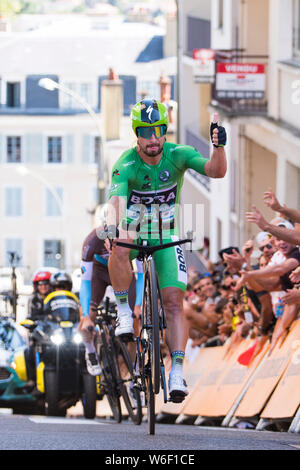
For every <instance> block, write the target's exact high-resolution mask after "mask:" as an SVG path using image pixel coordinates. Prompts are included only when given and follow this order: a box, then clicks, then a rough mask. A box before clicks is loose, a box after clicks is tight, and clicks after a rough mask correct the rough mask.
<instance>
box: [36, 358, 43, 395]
mask: <svg viewBox="0 0 300 470" xmlns="http://www.w3.org/2000/svg"><path fill="white" fill-rule="evenodd" d="M44 369H45V364H44V363H43V362H40V363H39V365H38V366H37V368H36V388H37V389H38V390H39V391H40V392H41V393H45V382H44Z"/></svg>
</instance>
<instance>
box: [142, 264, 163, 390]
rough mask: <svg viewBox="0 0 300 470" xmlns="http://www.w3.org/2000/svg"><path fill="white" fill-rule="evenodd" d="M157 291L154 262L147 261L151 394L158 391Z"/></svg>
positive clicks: (147, 315) (146, 292)
mask: <svg viewBox="0 0 300 470" xmlns="http://www.w3.org/2000/svg"><path fill="white" fill-rule="evenodd" d="M157 294H158V291H157V279H156V271H155V264H154V260H153V259H152V258H151V259H150V260H149V261H148V271H147V277H146V285H145V295H144V301H145V305H144V307H145V311H146V324H147V334H148V342H149V352H150V364H151V377H152V386H153V392H154V393H155V394H158V393H159V389H160V348H159V310H158V295H157Z"/></svg>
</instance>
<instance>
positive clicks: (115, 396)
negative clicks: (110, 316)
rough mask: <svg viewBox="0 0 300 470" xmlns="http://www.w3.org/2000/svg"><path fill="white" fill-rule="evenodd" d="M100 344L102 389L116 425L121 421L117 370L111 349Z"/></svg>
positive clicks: (104, 341)
mask: <svg viewBox="0 0 300 470" xmlns="http://www.w3.org/2000/svg"><path fill="white" fill-rule="evenodd" d="M103 336H104V335H102V341H101V344H100V354H99V357H100V362H101V364H102V372H103V376H104V382H105V383H104V385H105V386H104V388H105V392H106V396H107V400H108V403H109V406H110V409H111V411H112V414H113V417H114V419H115V420H116V421H117V423H120V422H121V421H122V413H121V404H120V395H119V390H118V383H119V382H118V380H119V378H118V370H117V368H116V364H115V363H114V361H113V355H114V352H113V350H112V348H111V347H109V345H108V344H107V343H106V340H105V339H104V340H103Z"/></svg>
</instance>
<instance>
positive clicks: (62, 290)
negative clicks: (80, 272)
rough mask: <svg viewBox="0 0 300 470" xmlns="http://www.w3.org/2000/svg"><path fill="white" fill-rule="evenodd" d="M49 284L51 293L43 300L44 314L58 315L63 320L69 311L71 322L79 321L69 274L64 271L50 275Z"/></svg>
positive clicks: (78, 307)
mask: <svg viewBox="0 0 300 470" xmlns="http://www.w3.org/2000/svg"><path fill="white" fill-rule="evenodd" d="M50 284H51V287H52V289H53V292H51V293H50V294H49V295H48V296H47V297H46V298H45V299H44V311H45V313H46V314H47V315H50V316H52V315H54V316H56V315H57V313H58V316H59V317H61V319H62V320H63V319H64V318H63V317H64V316H65V315H67V316H68V312H70V311H71V316H72V317H73V320H72V321H74V322H77V321H79V319H80V318H79V317H80V309H81V307H80V302H79V299H78V297H77V296H76V295H75V294H73V292H71V291H72V286H73V282H72V278H71V276H70V274H68V273H67V272H66V271H59V272H57V273H54V274H52V275H51V278H50ZM68 319H69V318H68Z"/></svg>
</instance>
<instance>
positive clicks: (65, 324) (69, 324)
mask: <svg viewBox="0 0 300 470" xmlns="http://www.w3.org/2000/svg"><path fill="white" fill-rule="evenodd" d="M73 325H74V323H72V322H71V321H61V322H60V323H59V326H61V327H62V328H72V326H73Z"/></svg>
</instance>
